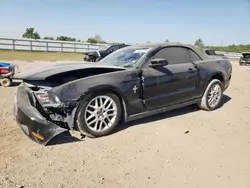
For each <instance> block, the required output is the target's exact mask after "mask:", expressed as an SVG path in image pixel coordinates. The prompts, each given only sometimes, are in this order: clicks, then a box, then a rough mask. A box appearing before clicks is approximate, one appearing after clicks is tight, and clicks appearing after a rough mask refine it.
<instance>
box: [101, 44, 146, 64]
mask: <svg viewBox="0 0 250 188" xmlns="http://www.w3.org/2000/svg"><path fill="white" fill-rule="evenodd" d="M149 50H150V48H139V47H137V48H136V47H135V48H122V49H120V50H117V51H115V52H114V53H112V54H110V55H108V56H107V57H105V58H104V59H102V60H101V61H99V63H101V64H108V65H112V66H119V67H124V68H129V67H133V66H134V65H135V64H136V63H137V62H138V60H139V59H141V58H142V56H143V55H144V54H145V53H147V52H148V51H149Z"/></svg>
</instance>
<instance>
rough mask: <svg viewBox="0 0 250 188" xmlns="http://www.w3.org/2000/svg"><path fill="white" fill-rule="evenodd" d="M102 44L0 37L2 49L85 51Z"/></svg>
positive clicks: (97, 47)
mask: <svg viewBox="0 0 250 188" xmlns="http://www.w3.org/2000/svg"><path fill="white" fill-rule="evenodd" d="M103 45H104V44H90V43H82V42H67V41H53V40H34V39H13V38H0V49H2V50H24V51H45V52H86V51H89V50H97V49H99V48H100V47H102V46H103Z"/></svg>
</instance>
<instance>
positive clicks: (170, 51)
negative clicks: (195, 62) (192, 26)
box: [154, 47, 190, 64]
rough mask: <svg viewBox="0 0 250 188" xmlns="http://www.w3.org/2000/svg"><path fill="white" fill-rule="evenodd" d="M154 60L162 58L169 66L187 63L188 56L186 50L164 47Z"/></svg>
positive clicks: (188, 60)
mask: <svg viewBox="0 0 250 188" xmlns="http://www.w3.org/2000/svg"><path fill="white" fill-rule="evenodd" d="M154 58H163V59H166V60H167V61H168V63H169V64H179V63H189V62H190V56H189V53H188V49H186V48H184V47H166V48H163V49H161V50H160V51H158V52H157V53H156V54H155V56H154Z"/></svg>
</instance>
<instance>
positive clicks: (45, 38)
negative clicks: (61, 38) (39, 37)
mask: <svg viewBox="0 0 250 188" xmlns="http://www.w3.org/2000/svg"><path fill="white" fill-rule="evenodd" d="M43 39H44V40H55V39H54V38H53V37H43Z"/></svg>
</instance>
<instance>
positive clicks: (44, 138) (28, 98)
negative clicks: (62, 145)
mask: <svg viewBox="0 0 250 188" xmlns="http://www.w3.org/2000/svg"><path fill="white" fill-rule="evenodd" d="M49 91H50V87H47V86H36V85H32V84H30V83H26V82H23V83H22V84H21V85H20V86H19V87H18V90H17V94H16V96H15V102H14V116H15V120H16V122H17V123H18V125H19V126H20V128H21V129H22V131H23V132H24V133H25V134H26V135H27V136H28V137H29V138H31V139H32V140H33V141H35V142H37V143H39V144H43V145H47V143H48V142H49V141H50V140H51V139H52V138H54V137H55V136H57V135H59V134H61V133H63V132H65V131H68V130H70V129H73V122H74V120H73V119H72V118H73V117H74V115H73V116H72V113H74V107H75V106H76V105H74V102H71V103H62V102H61V101H60V100H59V99H58V98H57V96H55V95H54V94H53V93H51V92H49ZM73 106H74V107H73Z"/></svg>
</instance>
